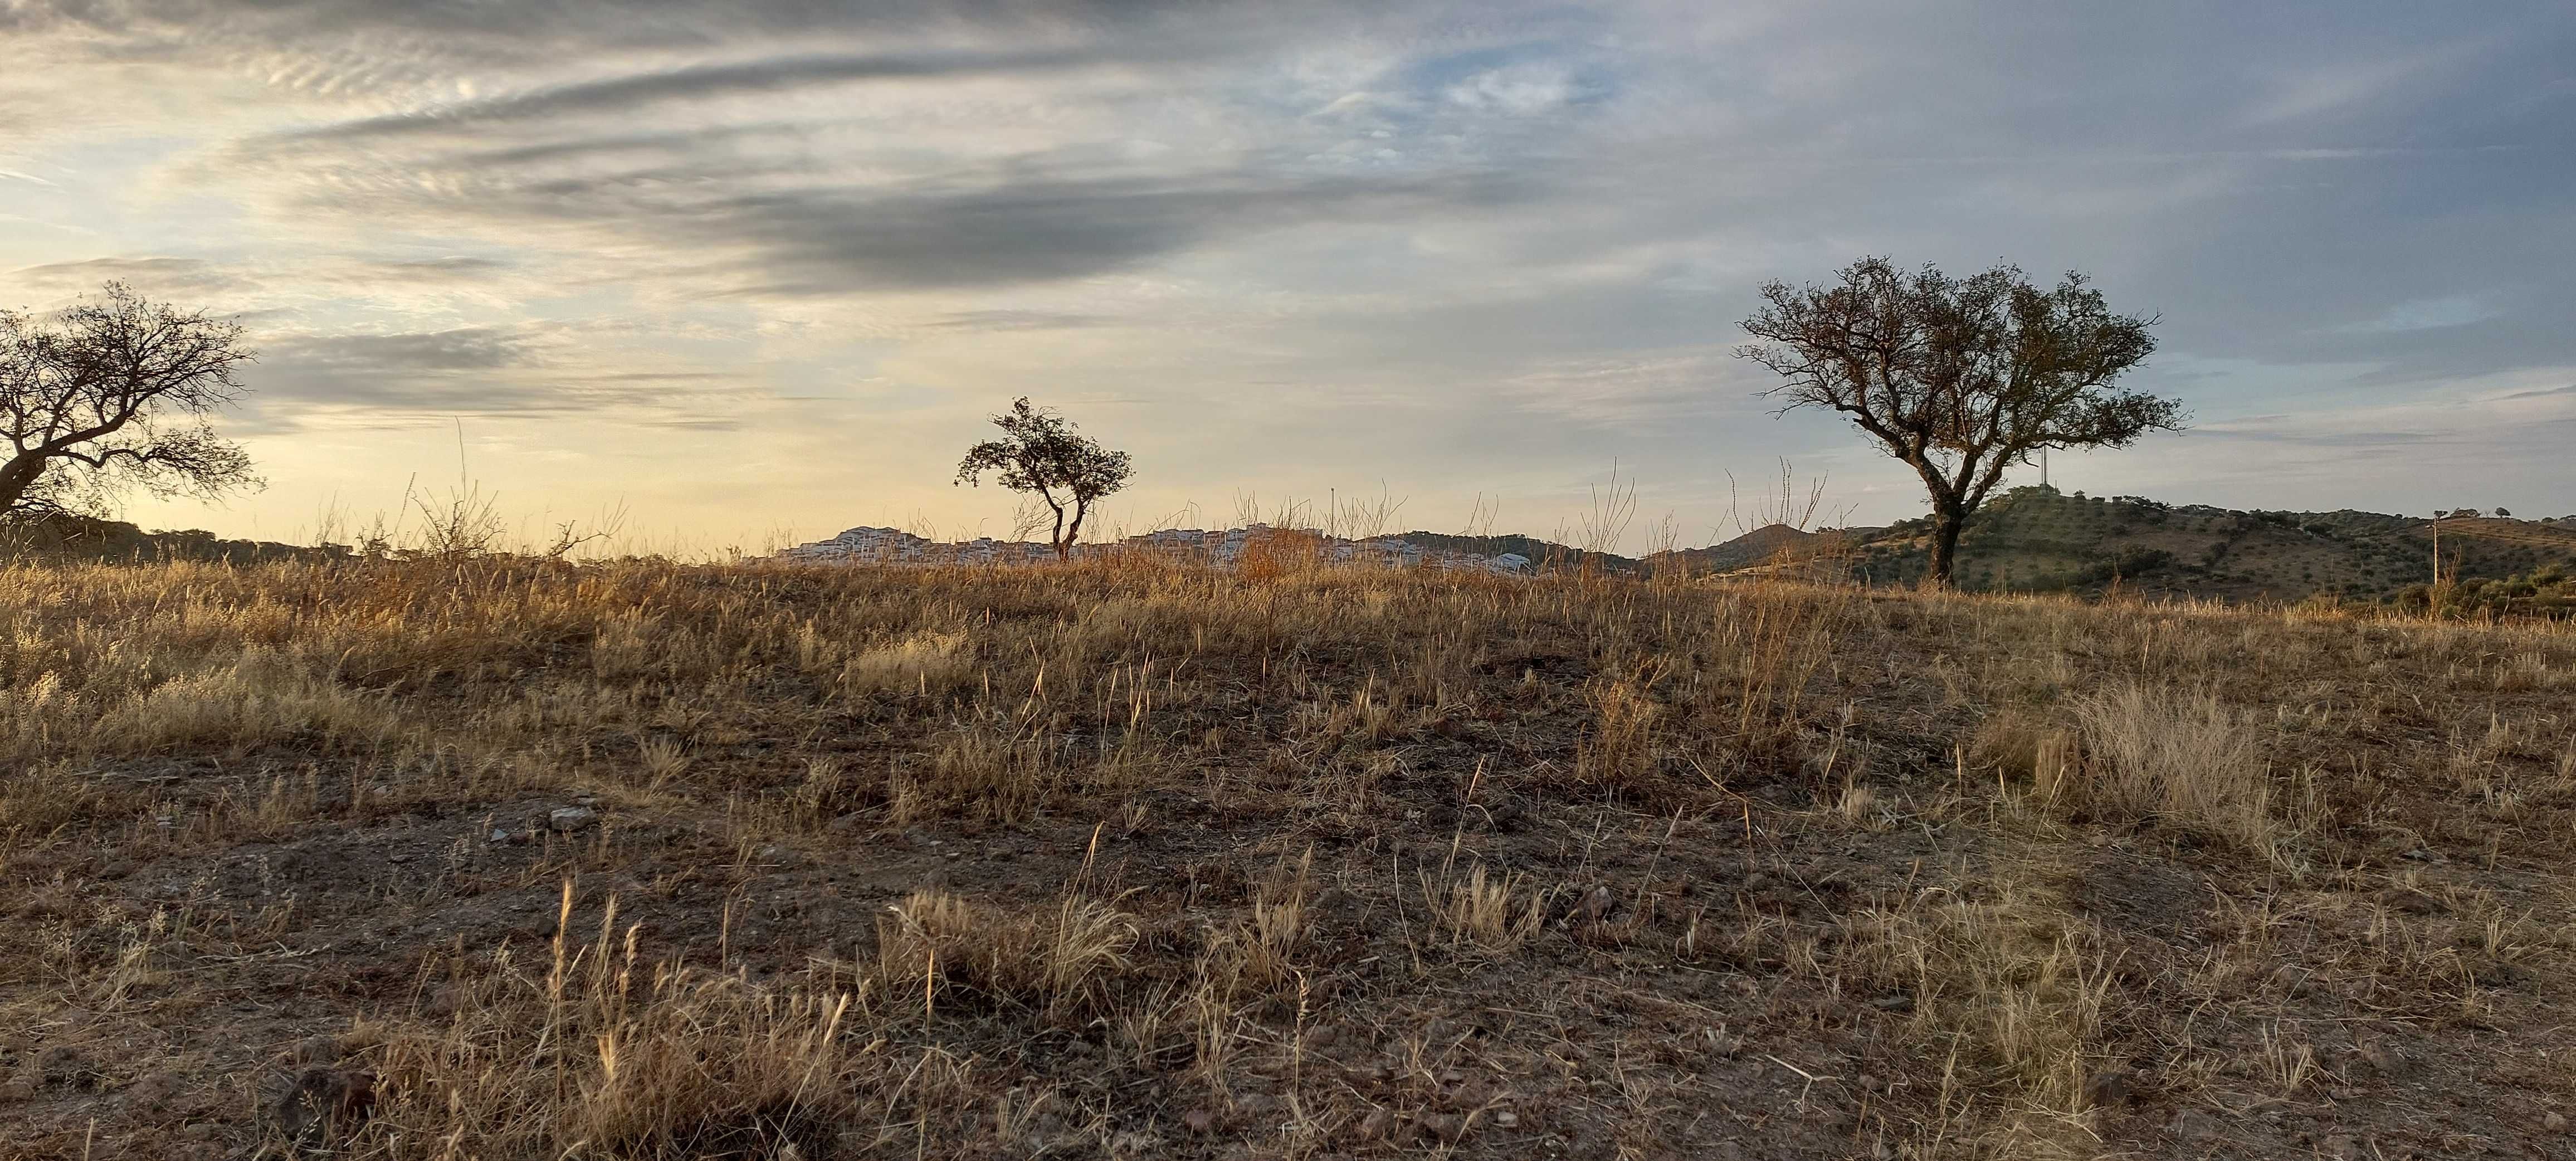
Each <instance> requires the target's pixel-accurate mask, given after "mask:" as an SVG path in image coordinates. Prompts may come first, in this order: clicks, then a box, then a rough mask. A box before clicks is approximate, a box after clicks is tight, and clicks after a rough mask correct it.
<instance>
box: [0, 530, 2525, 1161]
mask: <svg viewBox="0 0 2576 1161" xmlns="http://www.w3.org/2000/svg"><path fill="white" fill-rule="evenodd" d="M1254 563H1255V565H1256V567H1252V568H1248V569H1246V570H1243V571H1240V572H1237V573H1232V574H1223V573H1212V572H1204V571H1198V570H1193V569H1184V568H1176V567H1171V566H1169V565H1166V564H1163V563H1159V562H1155V561H1152V560H1149V559H1143V558H1136V559H1123V560H1118V561H1103V562H1093V563H1089V564H1081V565H1076V566H1072V567H1064V568H1039V569H989V570H988V569H954V570H944V571H923V570H907V569H891V568H883V569H881V568H865V567H859V568H842V569H833V568H765V567H712V566H711V567H696V566H678V565H669V564H661V563H652V562H626V563H615V564H600V565H582V566H575V565H570V564H564V563H561V562H527V561H511V560H467V561H437V560H420V561H374V562H362V563H350V564H334V565H318V564H275V565H262V566H256V567H241V568H231V567H219V566H209V565H194V564H170V565H155V566H133V567H106V566H65V567H42V568H39V567H20V568H16V569H13V570H9V571H7V572H6V575H5V578H0V580H5V583H0V915H5V917H6V919H7V920H8V922H9V923H10V924H11V929H12V931H13V933H15V934H17V935H18V938H17V939H14V940H13V941H11V943H10V944H9V945H8V946H7V947H5V948H0V1123H5V1124H9V1125H11V1126H13V1128H14V1131H15V1135H14V1136H13V1137H12V1138H11V1139H10V1140H9V1141H8V1142H7V1143H5V1144H0V1157H13V1158H14V1157H18V1156H24V1157H30V1158H37V1157H57V1156H66V1157H69V1156H83V1155H85V1154H86V1155H89V1156H100V1157H104V1156H113V1155H118V1154H119V1153H122V1154H124V1155H134V1156H156V1157H159V1156H169V1157H188V1156H204V1157H210V1158H211V1157H227V1158H229V1157H239V1156H250V1155H254V1154H257V1153H259V1152H260V1151H261V1150H266V1154H265V1155H266V1156H270V1157H276V1156H280V1155H282V1153H283V1151H284V1150H286V1149H288V1148H289V1147H290V1146H291V1145H293V1144H295V1143H297V1142H298V1141H301V1142H302V1143H303V1144H305V1145H310V1146H317V1147H327V1148H328V1149H329V1150H331V1151H332V1153H333V1154H334V1155H341V1156H358V1157H381V1158H465V1157H483V1158H518V1157H530V1158H535V1157H548V1158H556V1157H584V1158H593V1157H596V1158H612V1157H613V1158H679V1157H707V1156H733V1157H762V1158H785V1157H790V1156H793V1157H799V1158H822V1157H827V1156H829V1157H875V1156H886V1157H914V1156H1064V1157H1165V1156H1183V1157H1219V1156H1249V1157H1299V1158H1304V1157H1324V1156H1333V1155H1342V1156H1361V1155H1369V1156H1373V1155H1401V1154H1419V1155H1463V1156H1495V1157H1502V1156H1522V1155H1531V1154H1533V1153H1535V1154H1538V1155H1549V1154H1551V1153H1552V1154H1556V1155H1564V1156H1575V1157H1605V1158H1606V1157H1620V1158H1638V1157H1699V1156H1724V1155H1727V1153H1728V1151H1729V1150H1736V1151H1738V1152H1739V1153H1741V1154H1742V1155H1750V1156H1772V1155H1827V1156H1847V1155H1864V1156H1867V1155H1880V1156H1913V1157H1925V1158H1931V1157H1953V1156H1997V1157H2001V1156H2169V1157H2196V1156H2200V1155H2202V1154H2203V1153H2205V1152H2207V1151H2208V1149H2209V1148H2211V1147H2217V1146H2218V1145H2221V1144H2225V1143H2227V1142H2234V1145H2233V1146H2232V1147H2240V1148H2243V1149H2246V1150H2249V1151H2252V1152H2255V1153H2260V1154H2266V1155H2303V1156H2304V1155H2311V1154H2319V1155H2330V1154H2332V1153H2334V1152H2337V1151H2342V1150H2343V1145H2342V1144H2341V1142H2342V1141H2343V1139H2344V1138H2347V1137H2348V1138H2351V1139H2353V1140H2354V1141H2355V1142H2360V1143H2363V1144H2367V1145H2369V1146H2370V1147H2373V1148H2378V1149H2380V1152H2381V1153H2382V1154H2384V1155H2387V1156H2397V1155H2399V1154H2400V1153H2401V1152H2403V1151H2413V1152H2414V1153H2416V1154H2417V1155H2423V1156H2434V1155H2453V1154H2457V1153H2461V1152H2475V1151H2478V1150H2482V1149H2487V1148H2489V1147H2491V1146H2492V1147H2497V1148H2507V1149H2508V1150H2510V1149H2511V1148H2514V1147H2525V1146H2527V1147H2528V1148H2529V1149H2530V1150H2534V1151H2537V1152H2539V1153H2540V1154H2542V1155H2546V1154H2547V1153H2548V1152H2550V1151H2551V1150H2554V1149H2558V1148H2560V1147H2562V1146H2563V1141H2561V1140H2559V1139H2558V1138H2556V1137H2553V1136H2550V1134H2551V1133H2552V1132H2554V1130H2550V1129H2547V1128H2546V1125H2547V1124H2548V1123H2549V1121H2548V1117H2549V1114H2551V1113H2553V1112H2557V1111H2559V1110H2561V1109H2564V1108H2567V1107H2568V1106H2569V1104H2570V1103H2571V1102H2576V1090H2571V1088H2570V1082H2569V1081H2568V1080H2567V1077H2566V1074H2565V1071H2564V1069H2563V1068H2562V1067H2559V1062H2558V1058H2557V1053H2558V1052H2559V1051H2560V1047H2559V1046H2558V1045H2557V1044H2556V1043H2555V1042H2554V1038H2555V1034H2554V1033H2553V1031H2552V1030H2553V1029H2556V1028H2560V1027H2563V1026H2564V1024H2565V1020H2564V1018H2563V1013H2564V1010H2565V1006H2566V1005H2567V1004H2568V1003H2569V1001H2570V1000H2571V999H2576V996H2571V994H2570V990H2569V984H2570V982H2571V981H2570V973H2569V970H2568V967H2569V960H2568V956H2569V953H2570V951H2571V938H2570V936H2569V935H2568V932H2570V931H2571V930H2576V923H2571V917H2576V896H2571V893H2570V892H2568V891H2567V889H2566V888H2565V886H2564V879H2563V876H2562V875H2560V874H2559V873H2558V867H2559V864H2560V863H2561V862H2562V861H2563V851H2564V849H2565V845H2566V843H2567V842H2568V841H2570V840H2571V839H2576V717H2571V716H2570V714H2569V711H2568V708H2567V707H2568V705H2569V704H2570V696H2571V694H2576V636H2571V635H2570V634H2569V633H2568V632H2567V631H2566V630H2565V629H2564V628H2563V627H2560V628H2551V627H2547V626H2537V625H2534V626H2519V625H2501V626H2470V625H2456V624H2442V625H2430V624H2422V623H2415V622H2407V621H2400V620H2390V619H2375V618H2371V617H2367V616H2361V615H2356V614H2354V613H2353V612H2351V611H2349V610H2340V611H2336V610H2329V611H2317V610H2308V611H2302V612H2298V613H2286V612H2280V611H2264V610H2245V609H2228V608H2220V607H2214V606H2165V605H2141V604H2129V605H2105V606H2084V605H2078V604H2073V603H2068V602H2063V601H2056V600H2040V599H2014V598H1970V597H1958V596H1942V595H1903V596H1891V595H1887V594H1871V593H1863V592H1860V591H1856V590H1850V589H1841V588H1831V587H1808V586H1804V585H1801V584H1798V583H1792V582H1788V581H1784V580H1775V581H1765V582H1758V583H1749V584H1748V583H1741V582H1730V583H1720V584H1691V583H1682V582H1678V581H1672V580H1669V579H1667V580H1662V581H1657V582H1652V583H1647V582H1630V581H1626V580H1622V579H1618V578H1608V577H1600V576H1591V577H1570V578H1562V579H1541V580H1514V579H1502V578H1489V577H1478V576H1450V575H1442V574H1433V573H1406V572H1396V571H1383V570H1371V569H1351V568H1337V567H1328V566H1325V565H1324V564H1322V563H1321V562H1320V561H1319V560H1318V559H1316V554H1314V553H1311V552H1306V551H1304V550H1303V548H1302V547H1301V545H1300V543H1299V542H1296V541H1295V540H1294V539H1293V538H1287V539H1282V540H1280V541H1279V542H1278V543H1274V544H1266V545H1264V546H1263V548H1262V550H1261V553H1260V554H1259V555H1258V556H1257V558H1256V560H1255V562H1254ZM558 812H563V813H561V814H558ZM559 818H560V819H562V820H563V821H560V822H558V821H557V820H558V819H559ZM568 881H569V882H571V883H574V884H578V886H577V887H574V888H571V889H567V887H566V884H567V882H568ZM2399 1094H2406V1099H2408V1100H2411V1101H2415V1102H2417V1103H2419V1104H2420V1105H2423V1106H2426V1107H2436V1108H2439V1109H2441V1110H2442V1112H2441V1113H2440V1114H2439V1115H2437V1116H2428V1117H2407V1116H2398V1115H2393V1114H2383V1113H2380V1112H2376V1111H2374V1110H2377V1109H2380V1108H2382V1107H2393V1106H2392V1105H2391V1102H2393V1101H2394V1100H2395V1099H2396V1097H2397V1096H2398V1095H2399ZM2186 1114H2188V1115H2186ZM2213 1125H2214V1126H2217V1128H2216V1129H2215V1130H2211V1129H2209V1128H2208V1126H2213ZM2359 1147H2360V1146H2359V1145H2356V1148H2359ZM13 1150H14V1152H13ZM2361 1155H2368V1154H2367V1153H2366V1152H2365V1153H2362V1154H2361Z"/></svg>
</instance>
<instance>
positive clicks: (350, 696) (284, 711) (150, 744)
mask: <svg viewBox="0 0 2576 1161" xmlns="http://www.w3.org/2000/svg"><path fill="white" fill-rule="evenodd" d="M38 693H39V696H38V697H37V699H35V700H36V701H37V704H36V705H35V706H33V707H31V708H33V709H34V710H35V711H36V712H38V713H43V712H45V711H46V710H47V708H48V707H46V706H44V705H43V700H44V699H43V697H42V696H41V695H42V690H41V689H40V690H39V691H38ZM50 708H51V709H52V710H53V712H54V714H55V716H56V719H57V720H58V721H59V720H61V718H63V717H65V716H71V715H64V714H63V713H62V709H63V707H60V706H55V707H50ZM89 709H90V712H89V713H88V714H87V715H84V716H86V719H87V720H86V721H85V722H84V723H83V724H85V725H86V726H87V727H88V731H87V732H88V735H89V736H88V737H87V738H85V739H82V741H83V742H85V743H86V747H87V748H92V749H95V750H97V751H101V752H114V753H148V752H151V751H155V750H162V749H168V748H173V747H181V746H192V747H220V748H235V749H238V748H243V747H248V746H255V745H260V744H263V743H270V742H281V741H288V740H295V739H310V740H314V741H319V742H322V743H324V744H326V745H348V744H356V743H362V742H365V741H368V740H372V739H377V738H381V737H383V736H384V735H385V734H387V733H389V732H390V731H391V730H392V729H393V728H394V721H395V717H396V715H395V713H394V711H393V710H392V709H391V708H390V707H389V706H387V705H386V704H385V699H384V698H382V697H381V696H377V695H374V694H369V693H365V692H363V691H360V690H355V689H351V688H349V687H347V686H345V685H342V684H340V683H338V682H337V681H334V680H333V679H332V678H331V677H330V676H329V675H327V674H323V673H317V672H315V671H314V669H313V668H312V667H311V666H309V665H307V664H305V663H303V662H301V661H299V660H297V659H295V658H292V657H288V656H286V655H284V654H281V653H278V652H277V651H275V650H272V649H268V648H265V647H262V646H256V645H254V646H251V647H249V648H247V649H245V650H243V651H242V652H241V653H240V654H239V655H238V656H236V657H235V658H234V659H233V660H232V661H230V662H229V663H226V664H222V665H216V666H210V667H207V668H205V669H201V670H199V671H197V672H194V673H188V674H183V675H181V676H178V677H174V678H172V679H170V680H168V681H165V682H162V683H161V684H159V685H157V686H155V687H153V688H152V689H151V690H150V691H148V692H146V693H143V694H142V695H140V696H138V697H132V698H128V699H124V700H121V701H118V702H115V703H112V704H107V705H97V706H92V707H89ZM75 720H79V718H78V717H75Z"/></svg>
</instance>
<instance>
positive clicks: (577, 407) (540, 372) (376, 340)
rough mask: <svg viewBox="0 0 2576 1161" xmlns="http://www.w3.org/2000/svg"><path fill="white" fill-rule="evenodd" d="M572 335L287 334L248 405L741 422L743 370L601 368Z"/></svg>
mask: <svg viewBox="0 0 2576 1161" xmlns="http://www.w3.org/2000/svg"><path fill="white" fill-rule="evenodd" d="M572 338H573V336H567V335H564V334H560V333H554V332H551V331H549V330H547V329H545V328H540V327H521V328H502V327H458V328H455V329H451V330H444V331H420V332H409V333H392V334H338V335H288V336H282V337H277V338H273V339H270V340H268V341H267V342H266V343H265V344H263V346H262V350H261V354H260V361H259V366H258V369H257V370H256V372H255V373H254V374H252V375H250V376H247V377H246V378H248V379H249V381H250V383H251V385H252V387H253V392H252V393H251V395H250V396H249V397H248V399H247V400H246V406H245V411H246V412H247V413H248V418H249V425H250V428H251V429H252V430H255V431H291V430H296V429H298V428H302V427H308V426H312V425H314V424H315V423H317V422H331V423H336V424H339V425H342V426H348V425H353V424H354V425H360V426H365V425H393V426H405V425H411V424H417V423H420V422H424V421H427V420H431V419H438V418H445V417H451V416H463V417H487V418H488V417H514V418H550V417H551V418H571V417H585V418H591V419H598V418H615V419H620V420H623V421H626V422H630V423H634V424H639V425H662V426H669V425H674V424H678V425H688V426H700V427H707V426H714V427H732V426H735V425H737V424H738V423H739V417H738V416H728V415H724V414H720V413H718V412H719V410H720V407H719V401H720V400H722V399H723V398H725V397H727V396H729V395H730V396H733V397H735V398H737V399H738V398H739V397H740V394H741V391H742V388H743V385H742V383H741V381H740V380H739V378H738V377H736V376H734V375H730V374H725V373H721V372H712V371H671V370H618V369H603V368H601V367H599V366H598V365H597V364H596V361H595V357H594V358H567V357H566V356H568V355H576V356H577V355H579V354H580V353H581V352H580V351H579V347H578V344H577V343H575V342H572V341H569V340H571V339H572Z"/></svg>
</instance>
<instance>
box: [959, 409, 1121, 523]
mask: <svg viewBox="0 0 2576 1161" xmlns="http://www.w3.org/2000/svg"><path fill="white" fill-rule="evenodd" d="M993 426H995V427H998V428H1001V429H1002V438H1000V439H995V440H986V441H984V442H983V443H979V444H976V445H975V446H974V447H971V448H968V449H966V458H965V460H964V461H962V462H960V463H959V464H958V465H957V482H958V483H960V484H974V485H976V486H978V487H981V486H982V485H983V483H984V473H986V472H1000V473H1001V476H1000V481H1001V485H1002V486H1003V487H1005V488H1009V489H1010V490H1012V491H1014V492H1027V493H1030V494H1031V495H1034V496H1036V497H1037V498H1038V500H1039V501H1041V502H1043V503H1044V504H1045V505H1046V506H1047V509H1048V511H1050V512H1053V513H1054V514H1055V530H1054V532H1053V533H1052V534H1051V535H1050V536H1049V537H1048V543H1049V544H1050V545H1052V546H1053V547H1054V548H1055V555H1056V559H1058V560H1062V559H1064V558H1065V557H1067V556H1070V555H1072V553H1073V545H1074V542H1075V541H1077V540H1080V539H1081V538H1082V520H1083V517H1085V516H1088V515H1090V514H1091V503H1092V501H1094V500H1097V499H1099V498H1101V497H1102V496H1106V495H1108V494H1110V493H1112V492H1115V491H1117V490H1118V489H1120V488H1123V487H1126V486H1127V473H1128V470H1129V467H1130V465H1129V463H1128V459H1127V453H1125V452H1122V451H1110V450H1109V449H1107V448H1104V447H1102V446H1100V444H1099V442H1098V441H1095V440H1093V439H1091V438H1090V437H1088V436H1084V435H1081V434H1078V433H1076V432H1075V431H1074V429H1073V423H1072V421H1070V420H1067V419H1066V418H1065V417H1064V416H1062V415H1059V414H1057V413H1056V412H1054V411H1052V410H1049V409H1047V408H1043V407H1034V406H1031V405H1030V403H1029V401H1028V400H1027V399H1025V398H1023V399H1021V400H1019V401H1018V402H1015V403H1013V404H1011V409H1010V410H1009V411H1006V412H1003V413H1002V414H1000V415H996V416H994V417H993ZM1068 515H1070V516H1071V517H1072V521H1071V523H1067V522H1066V517H1067V516H1068Z"/></svg>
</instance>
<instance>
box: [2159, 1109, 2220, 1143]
mask: <svg viewBox="0 0 2576 1161" xmlns="http://www.w3.org/2000/svg"><path fill="white" fill-rule="evenodd" d="M2165 1132H2167V1133H2169V1134H2171V1135H2172V1136H2173V1137H2174V1138H2175V1139H2177V1140H2181V1141H2206V1140H2209V1139H2211V1138H2213V1137H2216V1136H2218V1135H2219V1134H2221V1133H2223V1132H2226V1127H2225V1126H2223V1125H2221V1124H2219V1123H2218V1118H2216V1117H2213V1116H2210V1115H2209V1114H2208V1113H2204V1112H2202V1111H2200V1110H2199V1109H2184V1110H2182V1111H2181V1112H2178V1113H2175V1114H2174V1115H2173V1120H2171V1121H2168V1122H2166V1123H2165Z"/></svg>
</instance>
